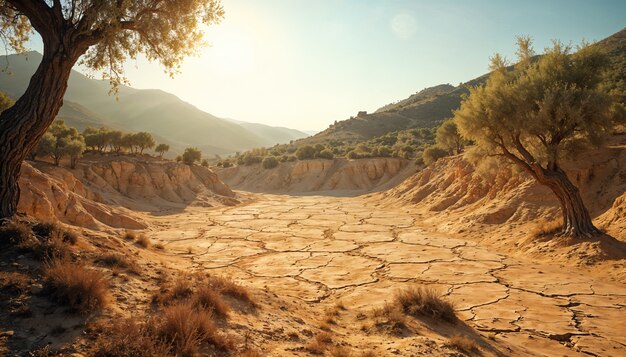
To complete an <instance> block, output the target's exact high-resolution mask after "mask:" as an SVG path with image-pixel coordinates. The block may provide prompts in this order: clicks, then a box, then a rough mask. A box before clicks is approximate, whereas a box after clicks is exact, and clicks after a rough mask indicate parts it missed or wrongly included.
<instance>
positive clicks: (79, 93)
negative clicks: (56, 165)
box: [0, 51, 308, 155]
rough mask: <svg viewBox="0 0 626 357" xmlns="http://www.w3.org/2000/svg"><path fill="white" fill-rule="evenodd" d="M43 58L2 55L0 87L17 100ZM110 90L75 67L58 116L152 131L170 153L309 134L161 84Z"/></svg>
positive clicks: (76, 122)
mask: <svg viewBox="0 0 626 357" xmlns="http://www.w3.org/2000/svg"><path fill="white" fill-rule="evenodd" d="M41 58H42V56H41V54H40V53H38V52H34V51H31V52H28V53H26V54H25V55H24V54H20V55H9V56H2V57H0V64H5V63H6V68H7V71H5V73H0V90H3V91H5V92H6V93H7V94H8V95H9V96H10V97H12V98H13V99H17V98H18V97H19V96H20V95H21V94H22V93H23V92H24V90H25V89H26V86H27V85H28V82H29V81H30V76H31V75H32V73H34V71H35V70H36V67H37V64H38V63H39V62H40V61H41ZM7 72H8V73H7ZM109 91H110V86H109V84H108V83H107V82H106V81H103V80H96V79H91V78H89V77H87V76H85V75H84V74H82V73H80V72H78V71H76V70H74V71H72V75H71V76H70V79H69V81H68V89H67V91H66V94H65V96H64V105H63V107H62V108H61V110H60V112H59V115H58V116H57V117H58V118H60V119H64V120H66V121H67V122H68V124H70V125H72V126H76V127H77V128H78V129H80V130H82V129H84V128H85V127H87V126H109V127H112V128H115V129H119V130H125V131H147V132H150V133H152V134H153V135H154V136H155V137H157V138H159V139H161V140H160V141H163V142H165V143H167V144H170V146H171V147H172V148H171V151H172V152H171V154H176V153H180V152H182V150H183V149H184V147H188V146H195V147H198V148H199V149H200V150H202V151H203V152H204V153H205V154H206V155H223V154H230V153H234V152H237V151H243V150H247V149H251V148H255V147H264V146H272V145H274V144H278V143H286V142H289V141H291V140H295V139H299V138H303V137H306V136H308V135H307V134H306V133H303V132H300V131H298V130H295V129H288V128H282V127H278V128H275V127H271V126H268V125H263V124H257V123H246V122H236V121H229V120H226V119H222V118H219V117H217V116H214V115H212V114H210V113H207V112H204V111H202V110H200V109H198V108H197V107H195V106H194V105H193V104H191V103H188V102H185V101H184V100H182V99H180V98H179V97H177V96H176V95H174V94H172V93H169V92H166V91H164V90H162V89H136V88H132V87H129V86H124V85H122V86H120V88H119V91H118V93H117V97H116V96H113V95H109ZM181 119H182V120H181Z"/></svg>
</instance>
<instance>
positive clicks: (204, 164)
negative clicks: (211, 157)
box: [200, 159, 209, 167]
mask: <svg viewBox="0 0 626 357" xmlns="http://www.w3.org/2000/svg"><path fill="white" fill-rule="evenodd" d="M200 166H202V167H209V161H208V160H207V159H202V162H200Z"/></svg>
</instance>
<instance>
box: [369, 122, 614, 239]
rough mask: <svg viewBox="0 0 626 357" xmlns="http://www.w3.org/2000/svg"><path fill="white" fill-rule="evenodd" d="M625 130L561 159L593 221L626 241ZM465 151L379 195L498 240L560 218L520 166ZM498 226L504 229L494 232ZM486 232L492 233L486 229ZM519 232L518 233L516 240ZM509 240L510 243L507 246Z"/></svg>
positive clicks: (456, 229)
mask: <svg viewBox="0 0 626 357" xmlns="http://www.w3.org/2000/svg"><path fill="white" fill-rule="evenodd" d="M625 149H626V135H624V134H620V135H615V136H613V137H612V138H611V141H610V145H609V146H608V147H606V148H603V149H597V150H591V151H588V152H585V153H584V154H582V155H580V156H579V157H577V159H576V161H575V162H569V163H566V164H565V168H566V171H567V174H568V176H569V177H570V179H571V180H572V181H573V182H574V183H575V184H576V185H577V186H578V187H579V188H580V190H581V194H582V196H583V200H584V201H585V203H586V205H587V207H588V208H589V210H590V213H591V215H592V217H594V222H595V223H596V225H597V226H599V227H601V228H602V229H604V230H605V231H606V232H607V233H609V234H610V235H612V236H613V237H615V238H617V239H619V240H621V241H626V150H625ZM470 156H471V155H470V154H469V153H468V154H466V155H459V156H454V157H448V158H444V159H440V160H438V161H437V162H435V163H434V164H432V165H431V166H429V167H427V168H426V169H424V170H422V171H420V172H419V173H417V174H415V175H413V176H411V177H409V178H408V179H407V180H406V181H404V182H402V183H401V184H400V185H398V186H396V187H394V188H393V189H391V190H390V191H388V192H385V197H377V198H379V199H383V200H386V202H388V203H391V204H398V201H399V204H401V205H406V204H409V205H410V206H411V207H412V209H415V210H418V211H420V212H422V214H423V216H424V219H425V221H426V222H429V223H430V224H432V226H433V227H437V229H438V230H439V231H441V232H446V233H456V234H461V235H467V236H472V237H475V238H481V237H486V236H489V237H490V238H486V239H489V240H493V241H494V242H492V243H495V244H496V245H498V244H500V245H506V244H510V243H511V242H512V240H510V239H507V238H516V239H513V241H515V242H516V245H517V244H523V243H520V242H521V240H525V239H529V240H530V241H526V243H532V244H529V247H530V248H529V249H539V248H538V246H535V247H531V246H532V245H534V244H535V243H536V242H533V241H532V239H533V237H532V236H533V234H532V233H533V231H536V230H537V229H539V228H541V225H542V224H544V223H546V222H554V221H558V220H560V208H559V204H558V201H557V199H556V197H555V196H554V195H553V194H552V192H551V191H550V190H549V189H547V188H546V187H544V186H542V185H539V184H538V183H537V182H535V181H534V180H533V179H532V178H531V177H530V176H528V175H527V174H525V173H524V172H518V171H517V169H516V168H515V167H511V166H506V165H495V164H494V165H488V164H486V163H480V164H477V165H474V164H472V163H471V162H470V161H471V160H469V158H470ZM493 232H500V233H501V234H491V233H493ZM487 233H489V234H487ZM520 239H521V240H520ZM512 247H514V246H513V245H512Z"/></svg>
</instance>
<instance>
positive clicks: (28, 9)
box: [6, 0, 54, 41]
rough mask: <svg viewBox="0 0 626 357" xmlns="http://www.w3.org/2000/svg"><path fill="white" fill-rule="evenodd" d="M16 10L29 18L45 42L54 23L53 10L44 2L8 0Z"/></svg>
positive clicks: (38, 0)
mask: <svg viewBox="0 0 626 357" xmlns="http://www.w3.org/2000/svg"><path fill="white" fill-rule="evenodd" d="M6 2H7V3H9V4H11V6H13V8H15V10H17V11H19V12H21V13H22V14H24V16H26V17H27V18H28V20H29V21H30V24H31V25H32V26H33V28H34V29H35V31H37V32H39V34H40V35H41V37H42V38H43V39H44V41H45V40H46V39H47V38H48V35H49V34H51V32H52V30H51V28H50V25H51V24H52V23H53V21H52V19H53V16H54V15H53V13H52V9H51V8H50V7H49V6H48V5H47V4H46V3H45V2H44V1H43V0H29V1H20V0H6Z"/></svg>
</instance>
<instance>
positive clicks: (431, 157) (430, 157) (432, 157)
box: [422, 145, 448, 166]
mask: <svg viewBox="0 0 626 357" xmlns="http://www.w3.org/2000/svg"><path fill="white" fill-rule="evenodd" d="M446 156H448V150H446V149H444V148H441V147H439V146H436V145H433V146H429V147H427V148H426V149H425V150H424V153H423V154H422V160H423V162H424V164H425V165H426V166H428V165H430V164H432V163H433V162H435V161H437V160H439V159H441V158H442V157H446Z"/></svg>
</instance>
